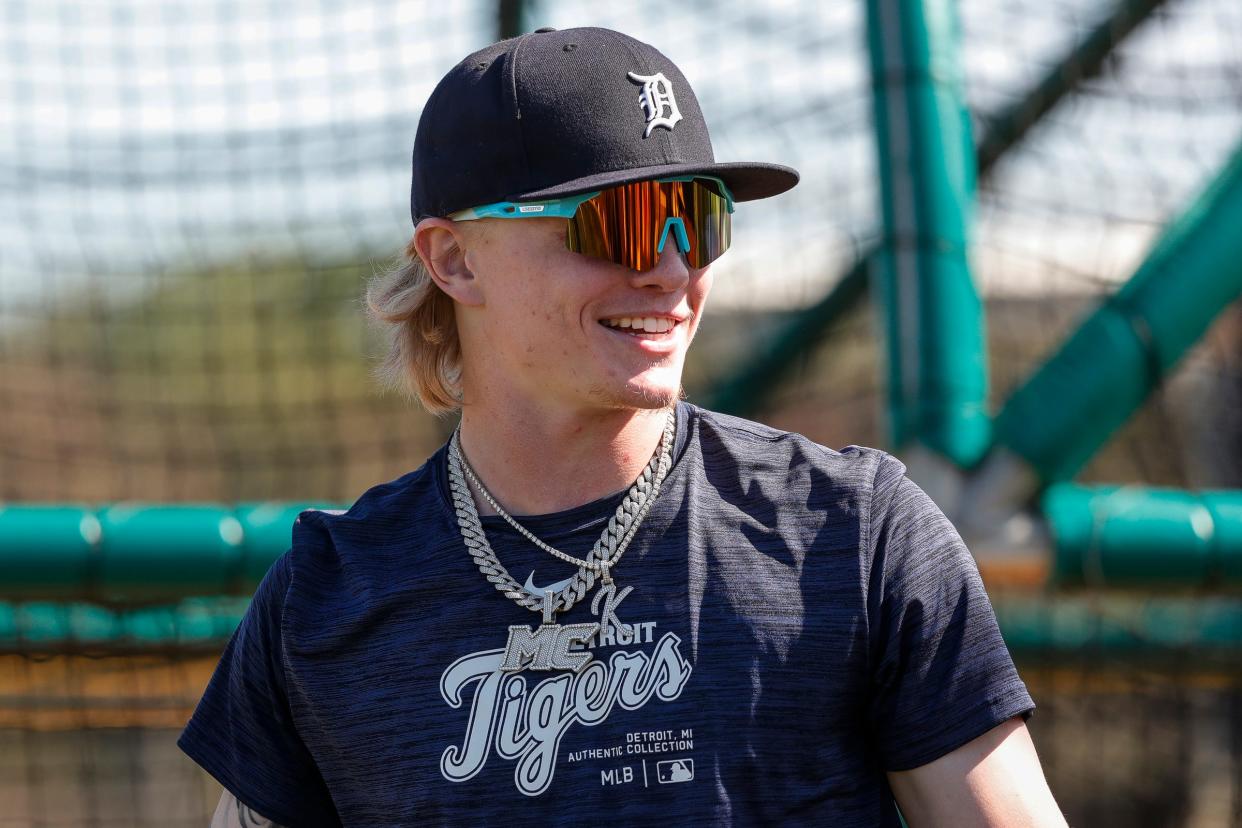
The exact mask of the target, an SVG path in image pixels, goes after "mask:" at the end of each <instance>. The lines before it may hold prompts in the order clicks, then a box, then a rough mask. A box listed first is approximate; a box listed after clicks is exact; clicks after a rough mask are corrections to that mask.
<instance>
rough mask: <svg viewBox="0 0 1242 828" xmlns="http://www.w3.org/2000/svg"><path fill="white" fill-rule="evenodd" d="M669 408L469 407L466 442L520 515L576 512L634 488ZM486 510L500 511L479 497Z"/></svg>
mask: <svg viewBox="0 0 1242 828" xmlns="http://www.w3.org/2000/svg"><path fill="white" fill-rule="evenodd" d="M667 416H668V409H654V410H647V409H590V410H576V411H566V410H564V409H560V410H553V409H552V408H551V407H548V406H540V405H538V404H533V405H527V406H522V405H510V406H506V408H505V410H504V414H503V416H498V415H497V413H496V412H495V411H494V410H492V409H491V408H490V407H482V406H474V405H466V406H463V408H462V417H461V447H462V452H463V453H464V454H465V456H466V460H467V462H469V463H470V466H471V467H472V468H473V469H474V473H475V474H476V475H477V476H478V478H479V480H481V481H482V482H483V485H484V486H486V487H487V489H488V491H489V492H490V493H491V495H492V497H494V498H495V499H496V501H497V502H498V503H499V504H500V505H501V507H503V508H504V510H505V511H507V512H509V513H510V514H512V515H514V516H518V515H539V514H547V513H550V512H559V511H563V510H565V509H572V508H574V507H575V506H581V505H582V504H584V503H590V502H591V501H593V500H598V499H599V498H601V497H604V496H606V495H609V494H613V493H616V492H619V491H622V490H624V489H628V488H629V487H630V486H631V485H632V484H633V482H634V480H635V479H636V478H637V477H638V476H639V475H640V474H641V473H642V470H643V468H644V467H645V466H646V465H647V463H648V462H650V460H651V455H652V454H654V453H655V452H656V450H657V449H658V448H659V445H660V439H661V437H662V436H663V434H664V423H665V421H666V418H667ZM475 502H476V503H477V504H478V507H479V513H480V514H495V510H493V509H492V508H491V506H490V505H489V504H488V503H487V501H486V500H485V499H483V498H482V497H480V496H477V493H476V497H475Z"/></svg>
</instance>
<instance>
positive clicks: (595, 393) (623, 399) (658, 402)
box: [589, 383, 686, 411]
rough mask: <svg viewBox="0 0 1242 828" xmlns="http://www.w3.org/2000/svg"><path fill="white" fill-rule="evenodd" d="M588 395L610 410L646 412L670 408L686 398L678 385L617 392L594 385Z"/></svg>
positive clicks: (683, 389)
mask: <svg viewBox="0 0 1242 828" xmlns="http://www.w3.org/2000/svg"><path fill="white" fill-rule="evenodd" d="M589 393H590V395H591V397H592V398H594V399H596V400H597V401H599V402H601V403H604V404H606V405H608V406H609V407H611V408H628V409H635V408H637V409H643V410H648V411H658V410H659V409H661V408H671V407H672V406H674V405H676V404H677V401H678V400H684V399H685V398H686V389H685V387H684V386H682V385H681V384H680V383H678V385H677V388H675V389H673V388H667V387H660V388H651V387H642V388H626V389H624V390H618V389H615V388H607V387H605V386H602V385H596V386H592V387H591V389H590V391H589Z"/></svg>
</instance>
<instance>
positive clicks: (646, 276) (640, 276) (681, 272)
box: [630, 238, 690, 293]
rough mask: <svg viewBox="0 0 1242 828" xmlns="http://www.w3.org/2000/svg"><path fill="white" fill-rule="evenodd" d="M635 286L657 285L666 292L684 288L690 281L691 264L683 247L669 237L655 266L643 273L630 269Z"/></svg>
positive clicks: (656, 286)
mask: <svg viewBox="0 0 1242 828" xmlns="http://www.w3.org/2000/svg"><path fill="white" fill-rule="evenodd" d="M630 272H631V274H632V278H631V281H632V282H633V284H634V286H635V287H655V288H659V289H660V290H661V291H663V292H665V293H671V292H673V291H675V290H680V289H682V288H684V287H685V286H686V285H687V284H688V283H689V281H690V265H689V263H688V262H687V261H686V256H685V254H684V253H682V252H681V248H680V247H679V246H678V245H677V244H676V243H675V242H674V240H673V239H671V238H670V239H669V240H668V243H667V244H665V245H664V250H663V251H662V252H661V253H660V254H659V260H658V261H657V262H656V264H655V267H653V268H651V269H650V270H645V271H643V272H642V273H639V272H638V271H630Z"/></svg>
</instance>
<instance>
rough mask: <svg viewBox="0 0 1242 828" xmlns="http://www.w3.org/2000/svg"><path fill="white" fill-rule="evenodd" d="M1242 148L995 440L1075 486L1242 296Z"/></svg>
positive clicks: (1024, 393) (1026, 391)
mask: <svg viewBox="0 0 1242 828" xmlns="http://www.w3.org/2000/svg"><path fill="white" fill-rule="evenodd" d="M1239 228H1242V146H1239V147H1238V149H1237V150H1235V152H1234V155H1233V157H1232V158H1231V159H1230V161H1229V163H1228V164H1227V165H1226V166H1225V168H1224V170H1223V171H1222V172H1221V173H1220V175H1219V176H1218V177H1217V178H1216V180H1215V181H1213V182H1212V184H1211V186H1209V187H1208V188H1207V190H1206V191H1205V192H1204V193H1203V194H1202V195H1201V196H1200V197H1199V198H1198V199H1197V200H1196V201H1195V202H1194V203H1193V204H1192V205H1191V206H1190V208H1189V209H1188V210H1187V211H1186V212H1185V213H1184V214H1183V215H1182V216H1181V218H1180V219H1179V220H1178V221H1177V222H1175V223H1174V224H1172V225H1171V226H1170V227H1169V228H1168V230H1167V231H1166V232H1165V234H1164V236H1163V237H1162V238H1161V239H1160V241H1159V242H1158V243H1157V244H1156V246H1155V247H1154V248H1153V250H1152V252H1151V253H1150V255H1149V256H1148V257H1147V260H1146V261H1145V262H1144V263H1143V264H1142V266H1141V267H1140V268H1139V269H1138V271H1137V272H1136V273H1135V274H1134V276H1133V277H1131V279H1130V280H1129V281H1128V282H1127V283H1126V284H1125V285H1124V286H1123V287H1122V288H1121V289H1120V290H1119V291H1117V292H1116V293H1115V294H1113V295H1112V296H1110V297H1108V299H1107V300H1105V301H1104V303H1103V304H1102V305H1101V306H1100V307H1099V308H1098V309H1097V310H1096V311H1095V312H1094V313H1092V314H1091V315H1090V317H1088V318H1087V319H1086V321H1085V322H1083V324H1082V325H1081V326H1080V327H1079V328H1078V330H1077V331H1075V332H1074V334H1073V335H1072V336H1070V337H1069V339H1068V340H1067V341H1066V342H1065V344H1064V345H1063V346H1062V347H1061V349H1060V350H1059V351H1058V352H1057V353H1056V354H1055V355H1053V356H1052V357H1051V358H1050V359H1049V360H1048V361H1047V362H1045V363H1044V364H1043V365H1042V366H1041V367H1040V368H1039V369H1038V370H1037V371H1036V372H1035V373H1034V374H1033V375H1032V376H1031V377H1030V379H1028V380H1027V381H1026V382H1025V383H1024V384H1023V385H1022V386H1021V387H1020V388H1018V390H1017V391H1015V392H1014V393H1013V395H1012V396H1011V397H1010V398H1009V400H1008V401H1007V402H1006V403H1005V405H1004V407H1003V409H1002V410H1001V412H1000V413H999V414H998V415H997V417H996V423H995V432H996V441H997V443H998V444H1000V445H1004V446H1006V447H1008V448H1009V449H1011V450H1013V451H1014V452H1016V453H1017V454H1018V455H1020V456H1022V457H1024V458H1026V460H1027V461H1028V462H1029V463H1030V464H1031V465H1032V466H1033V467H1034V469H1035V470H1036V471H1037V472H1038V473H1039V474H1040V476H1041V477H1042V478H1043V479H1044V480H1045V481H1048V482H1052V481H1061V480H1069V479H1070V478H1072V477H1073V475H1074V474H1075V473H1076V472H1077V471H1078V470H1079V469H1080V468H1082V466H1083V464H1084V463H1086V462H1087V460H1088V459H1090V458H1091V456H1092V455H1093V454H1094V453H1095V452H1096V450H1097V449H1099V447H1100V446H1102V445H1103V444H1104V443H1105V441H1107V440H1108V438H1109V437H1110V436H1111V435H1112V434H1113V433H1114V432H1115V431H1116V430H1117V429H1118V428H1119V427H1120V426H1121V425H1122V423H1124V422H1125V421H1126V419H1127V418H1128V417H1129V416H1130V415H1131V414H1132V413H1133V412H1134V411H1135V410H1136V409H1137V408H1138V407H1139V406H1140V405H1142V404H1143V401H1144V400H1146V399H1147V397H1148V395H1149V394H1150V393H1151V392H1152V391H1153V390H1154V389H1155V388H1156V387H1157V386H1158V385H1159V384H1160V381H1161V379H1162V378H1163V377H1164V376H1165V375H1166V374H1168V373H1169V372H1170V371H1171V370H1172V368H1173V366H1174V365H1175V364H1176V363H1177V361H1178V360H1179V359H1180V358H1181V357H1182V355H1183V354H1184V353H1185V352H1186V351H1187V350H1189V349H1190V347H1191V346H1192V345H1193V344H1194V343H1195V341H1196V340H1198V339H1199V337H1201V336H1202V335H1203V333H1204V331H1206V330H1207V328H1208V326H1209V325H1210V324H1211V323H1212V320H1213V319H1215V317H1216V316H1217V314H1219V313H1220V312H1221V311H1222V310H1224V308H1225V306H1226V305H1228V304H1229V303H1230V302H1232V301H1234V300H1235V299H1237V298H1238V296H1239V294H1242V232H1239Z"/></svg>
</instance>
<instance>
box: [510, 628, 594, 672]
mask: <svg viewBox="0 0 1242 828" xmlns="http://www.w3.org/2000/svg"><path fill="white" fill-rule="evenodd" d="M597 632H599V624H564V625H562V624H540V625H539V626H538V627H536V628H535V629H533V630H532V629H531V628H530V627H527V626H524V625H522V624H514V625H513V626H512V627H510V628H509V644H508V646H506V647H505V658H504V661H502V662H501V663H500V669H501V670H503V671H504V672H506V673H513V672H517V671H518V670H522V669H531V670H545V671H546V670H572V671H574V672H575V673H576V672H578V671H579V670H581V669H582V668H583V667H585V666H586V665H587V663H588V662H590V660H591V654H590V653H587V652H581V651H579V652H571V651H570V649H569V647H570V645H571V644H574V643H575V642H577V643H582V642H585V641H587V640H589V639H590V638H591V636H593V635H595V633H597Z"/></svg>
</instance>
